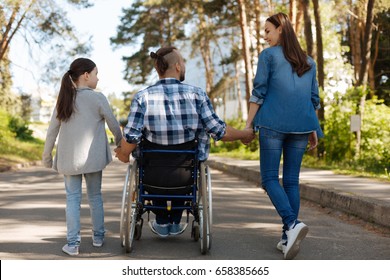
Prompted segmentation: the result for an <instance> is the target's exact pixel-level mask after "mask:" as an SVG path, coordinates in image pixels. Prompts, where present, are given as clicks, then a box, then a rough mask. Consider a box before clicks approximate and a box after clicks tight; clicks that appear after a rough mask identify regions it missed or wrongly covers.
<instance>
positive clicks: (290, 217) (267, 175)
mask: <svg viewBox="0 0 390 280" xmlns="http://www.w3.org/2000/svg"><path fill="white" fill-rule="evenodd" d="M259 137H260V172H261V179H262V185H263V187H264V189H265V190H266V192H267V194H268V196H269V198H270V199H271V202H272V204H273V205H274V206H275V209H276V211H277V212H278V214H279V216H280V217H281V218H282V222H283V229H284V230H288V228H289V226H291V225H293V224H294V222H295V221H296V220H297V219H298V214H299V208H300V193H299V172H300V168H301V163H302V158H303V154H304V153H305V151H306V147H307V144H308V140H309V134H287V133H281V132H277V131H274V130H270V129H266V128H260V136H259ZM282 154H283V180H282V182H283V186H281V185H280V183H279V167H280V160H281V156H282Z"/></svg>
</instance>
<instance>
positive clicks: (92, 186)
mask: <svg viewBox="0 0 390 280" xmlns="http://www.w3.org/2000/svg"><path fill="white" fill-rule="evenodd" d="M83 175H84V178H85V182H86V185H87V195H88V203H89V208H90V213H91V220H92V230H93V235H94V236H95V237H104V233H105V229H104V209H103V198H102V193H101V186H102V171H98V172H94V173H86V174H79V175H64V181H65V190H66V227H67V241H68V245H69V246H78V245H80V242H81V235H80V208H81V199H82V177H83Z"/></svg>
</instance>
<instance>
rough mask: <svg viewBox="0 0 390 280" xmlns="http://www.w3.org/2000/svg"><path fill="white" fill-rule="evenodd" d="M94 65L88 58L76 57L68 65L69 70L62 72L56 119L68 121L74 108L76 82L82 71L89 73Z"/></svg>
mask: <svg viewBox="0 0 390 280" xmlns="http://www.w3.org/2000/svg"><path fill="white" fill-rule="evenodd" d="M95 67H96V64H95V63H94V62H93V61H92V60H90V59H88V58H77V59H76V60H75V61H73V62H72V64H71V65H70V67H69V70H68V71H67V72H66V73H65V74H64V76H63V77H62V81H61V88H60V93H59V94H58V98H57V104H56V108H57V119H58V120H60V121H64V122H66V121H68V120H69V118H70V117H71V116H72V114H73V112H74V110H75V108H74V102H75V100H76V93H77V88H76V84H75V83H76V82H77V80H78V79H79V77H80V76H81V75H83V74H84V73H86V72H87V73H91V72H92V70H93V69H94V68H95Z"/></svg>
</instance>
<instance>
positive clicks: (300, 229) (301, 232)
mask: <svg viewBox="0 0 390 280" xmlns="http://www.w3.org/2000/svg"><path fill="white" fill-rule="evenodd" d="M308 232H309V227H308V226H307V225H305V224H304V223H302V222H298V223H296V224H295V225H294V226H293V227H292V228H290V229H289V230H287V231H286V234H287V246H286V249H285V251H284V259H286V260H292V259H293V258H295V256H296V255H297V254H298V252H299V249H300V248H299V246H300V244H301V241H302V239H304V238H305V237H306V234H307V233H308Z"/></svg>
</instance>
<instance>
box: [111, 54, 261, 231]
mask: <svg viewBox="0 0 390 280" xmlns="http://www.w3.org/2000/svg"><path fill="white" fill-rule="evenodd" d="M150 56H151V58H152V59H153V60H154V67H155V69H156V71H157V73H158V76H159V81H158V82H157V83H155V84H154V85H152V86H149V87H147V88H145V89H143V90H141V91H139V92H138V93H137V94H136V95H135V97H134V99H133V100H132V103H131V106H130V113H129V116H128V123H127V125H126V127H125V128H124V132H123V134H124V138H123V139H122V142H121V146H120V147H119V148H117V149H115V152H116V157H117V158H118V159H119V160H120V161H122V162H125V163H127V162H129V156H130V154H131V153H132V152H133V151H134V150H135V149H136V148H137V146H138V145H139V144H140V143H141V141H142V142H143V141H147V143H151V144H152V145H153V144H157V145H163V146H170V145H179V146H180V145H186V143H187V144H188V143H191V142H194V141H196V145H197V149H198V159H199V161H205V160H207V158H208V154H209V149H210V136H211V137H212V138H213V139H214V140H215V141H218V140H222V141H236V140H241V141H242V142H243V143H245V144H247V143H249V142H251V141H252V140H253V139H254V137H255V135H254V133H253V131H252V129H244V130H238V129H235V128H233V127H230V126H228V125H226V123H225V122H223V121H222V120H221V119H220V118H219V117H218V116H217V115H216V113H215V111H214V109H213V107H212V105H211V102H210V99H209V98H208V96H207V94H206V92H205V91H204V90H202V89H201V88H199V87H195V86H191V85H188V84H184V83H182V82H183V81H184V79H185V63H184V59H183V57H182V55H181V54H180V52H179V50H178V49H176V48H175V47H163V48H160V49H159V50H158V51H157V52H156V53H154V52H151V54H150ZM143 139H144V140H143ZM178 176H180V175H178ZM150 177H153V175H152V174H151V176H150ZM173 177H174V176H173ZM153 203H154V204H157V205H158V204H162V203H166V202H165V201H159V200H155V201H153ZM180 203H183V202H182V201H172V204H173V205H172V206H174V205H176V204H179V205H180ZM154 212H155V214H156V220H155V221H153V223H151V229H152V231H153V232H154V233H156V234H158V235H160V236H162V237H166V236H168V235H177V234H180V233H182V232H183V231H184V229H185V228H184V226H183V225H181V224H180V221H181V217H182V212H183V211H180V210H176V211H169V212H168V211H164V210H159V211H154Z"/></svg>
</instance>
